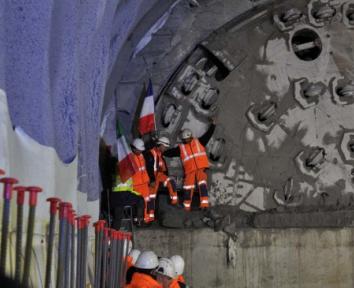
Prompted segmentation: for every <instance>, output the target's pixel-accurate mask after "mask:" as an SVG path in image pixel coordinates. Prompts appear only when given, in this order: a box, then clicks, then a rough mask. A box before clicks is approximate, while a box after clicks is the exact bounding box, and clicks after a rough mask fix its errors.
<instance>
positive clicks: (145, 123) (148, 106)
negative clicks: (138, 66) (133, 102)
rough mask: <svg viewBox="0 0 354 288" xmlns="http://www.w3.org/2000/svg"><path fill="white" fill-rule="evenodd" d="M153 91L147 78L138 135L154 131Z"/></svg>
mask: <svg viewBox="0 0 354 288" xmlns="http://www.w3.org/2000/svg"><path fill="white" fill-rule="evenodd" d="M154 106H155V105H154V92H153V91H152V83H151V80H149V86H148V89H147V93H146V96H145V98H144V103H143V107H142V109H141V113H140V118H139V123H138V130H139V133H140V135H144V134H146V133H150V132H153V131H155V107H154Z"/></svg>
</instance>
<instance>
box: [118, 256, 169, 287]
mask: <svg viewBox="0 0 354 288" xmlns="http://www.w3.org/2000/svg"><path fill="white" fill-rule="evenodd" d="M158 265H159V261H158V259H157V256H156V254H155V253H154V252H152V251H144V252H142V253H141V254H140V255H139V257H138V259H137V260H136V263H135V265H134V268H135V271H134V274H133V275H132V278H131V281H130V279H128V282H129V283H128V284H127V285H126V286H125V288H163V287H162V285H161V284H160V283H159V282H157V281H156V279H155V277H154V276H153V272H154V271H155V269H156V268H157V266H158Z"/></svg>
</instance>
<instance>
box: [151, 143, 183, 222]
mask: <svg viewBox="0 0 354 288" xmlns="http://www.w3.org/2000/svg"><path fill="white" fill-rule="evenodd" d="M169 147H170V140H169V139H168V138H167V137H160V138H158V139H157V142H156V146H155V147H154V148H152V149H151V150H150V151H149V152H148V153H146V154H145V160H146V167H147V171H148V174H149V177H150V189H151V190H150V207H149V208H148V209H149V215H151V216H152V215H155V206H156V205H155V202H156V197H157V193H158V191H159V187H160V185H161V184H163V186H164V187H167V189H168V192H169V195H170V199H171V204H172V205H177V203H178V196H177V191H176V182H175V181H174V179H172V178H169V177H168V176H167V174H168V173H167V165H166V161H165V159H164V157H163V153H164V152H165V151H166V150H167V149H168V148H169Z"/></svg>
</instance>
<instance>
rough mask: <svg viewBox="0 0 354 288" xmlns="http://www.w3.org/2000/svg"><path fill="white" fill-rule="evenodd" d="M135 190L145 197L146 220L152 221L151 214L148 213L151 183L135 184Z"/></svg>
mask: <svg viewBox="0 0 354 288" xmlns="http://www.w3.org/2000/svg"><path fill="white" fill-rule="evenodd" d="M133 190H134V191H136V192H138V193H140V195H141V196H143V198H144V222H146V223H148V222H150V221H151V220H150V215H149V213H148V206H149V202H150V187H149V183H144V184H140V185H133Z"/></svg>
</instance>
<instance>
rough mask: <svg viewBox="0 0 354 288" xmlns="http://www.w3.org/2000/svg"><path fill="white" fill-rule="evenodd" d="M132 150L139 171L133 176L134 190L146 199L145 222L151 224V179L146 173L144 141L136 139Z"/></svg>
mask: <svg viewBox="0 0 354 288" xmlns="http://www.w3.org/2000/svg"><path fill="white" fill-rule="evenodd" d="M131 148H132V151H133V161H134V162H135V164H136V167H137V171H136V172H135V174H134V175H133V176H132V179H133V190H134V191H136V192H138V193H140V195H141V196H143V198H144V203H145V205H144V206H145V207H144V222H145V223H149V222H151V221H152V220H153V217H152V218H151V217H150V215H149V213H148V206H149V202H150V186H149V184H150V178H149V175H148V173H147V171H146V166H145V159H144V156H143V154H142V153H143V151H144V150H145V144H144V141H143V140H141V139H140V138H136V139H134V140H133V142H132V144H131ZM152 216H154V215H152Z"/></svg>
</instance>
